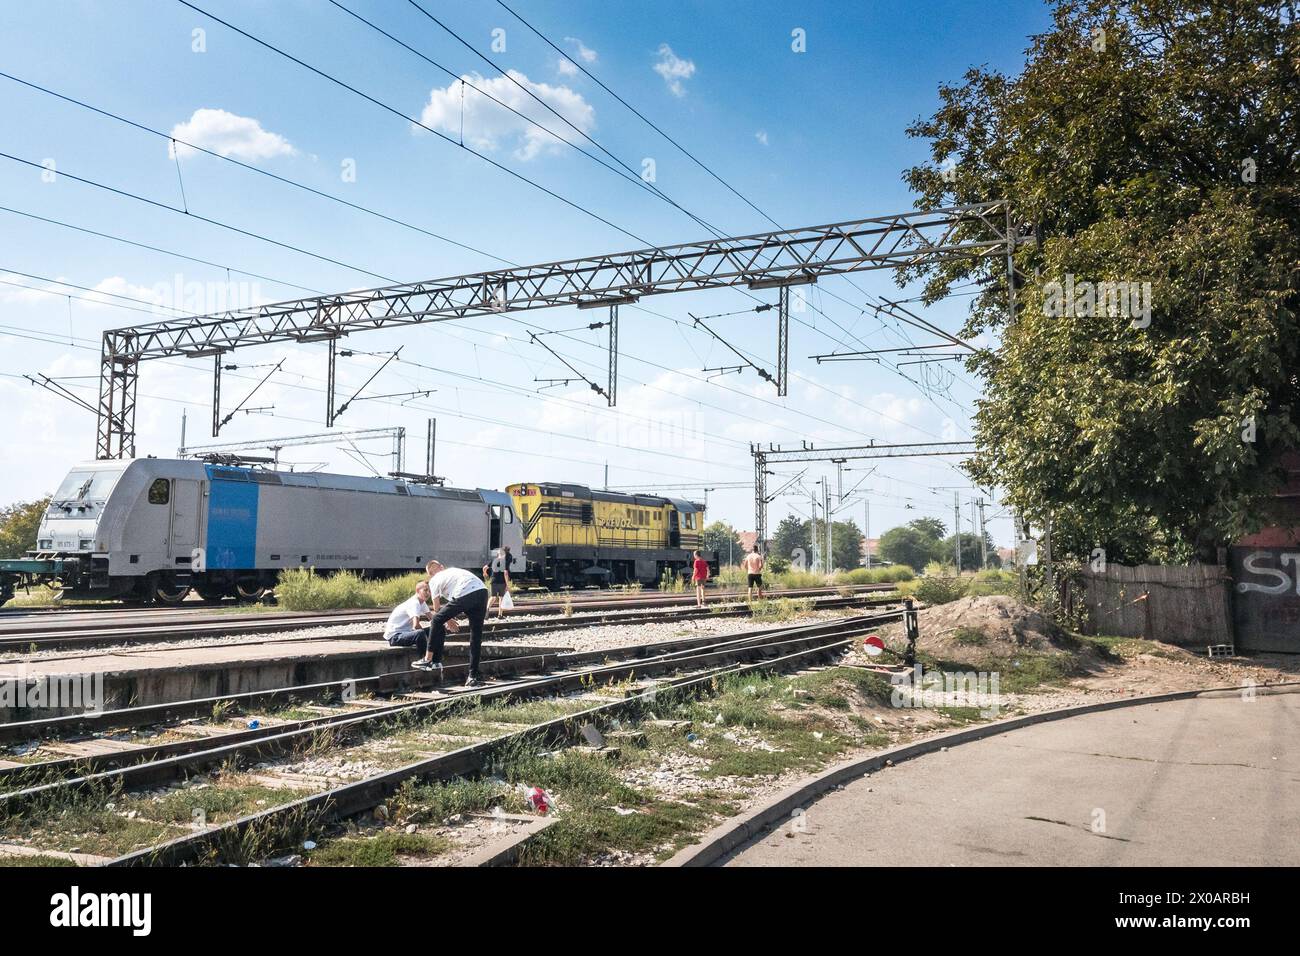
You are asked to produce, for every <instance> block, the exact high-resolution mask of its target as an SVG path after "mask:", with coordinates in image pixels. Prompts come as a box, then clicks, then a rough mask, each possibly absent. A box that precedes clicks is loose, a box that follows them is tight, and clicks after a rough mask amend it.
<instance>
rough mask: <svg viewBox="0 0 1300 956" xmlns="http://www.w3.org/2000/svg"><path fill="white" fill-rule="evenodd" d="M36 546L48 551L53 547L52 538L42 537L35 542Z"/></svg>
mask: <svg viewBox="0 0 1300 956" xmlns="http://www.w3.org/2000/svg"><path fill="white" fill-rule="evenodd" d="M36 547H38V548H39V549H40V550H42V551H49V550H50V549H51V548H53V547H54V539H53V538H42V539H41V540H40V541H37V542H36Z"/></svg>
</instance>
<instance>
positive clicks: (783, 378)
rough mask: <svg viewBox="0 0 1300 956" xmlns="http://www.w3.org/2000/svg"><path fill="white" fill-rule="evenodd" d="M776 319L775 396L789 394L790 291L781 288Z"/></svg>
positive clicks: (785, 287)
mask: <svg viewBox="0 0 1300 956" xmlns="http://www.w3.org/2000/svg"><path fill="white" fill-rule="evenodd" d="M780 298H781V302H780V306H779V308H778V311H777V319H776V394H777V395H780V396H785V395H788V394H789V392H790V289H789V287H788V286H781V296H780Z"/></svg>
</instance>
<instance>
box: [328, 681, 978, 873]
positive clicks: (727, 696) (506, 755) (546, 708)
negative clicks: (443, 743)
mask: <svg viewBox="0 0 1300 956" xmlns="http://www.w3.org/2000/svg"><path fill="white" fill-rule="evenodd" d="M891 690H892V688H891V686H890V684H889V682H888V681H887V680H886V679H885V678H884V677H882V676H880V675H877V674H872V673H869V672H865V671H862V670H859V669H855V668H851V667H830V668H825V669H821V670H815V671H810V672H807V673H804V674H801V675H797V676H793V677H792V676H787V675H764V674H750V675H745V676H742V677H732V678H725V679H722V680H719V681H716V682H714V684H713V685H712V686H711V687H710V688H708V689H707V690H706V692H705V693H703V694H694V695H693V694H688V693H683V692H678V691H672V690H667V689H666V690H665V691H662V692H660V693H659V694H657V695H656V697H655V698H654V700H652V701H650V702H648V703H647V704H646V705H645V707H643V708H642V713H641V715H640V717H639V718H638V719H637V720H632V721H624V722H622V723H621V724H614V723H611V724H610V725H609V726H605V727H603V730H604V732H605V733H606V734H607V737H606V742H607V743H608V744H610V745H612V746H614V747H616V748H617V753H613V752H612V751H610V750H606V751H604V752H599V751H593V750H591V749H590V748H583V747H570V748H567V749H564V750H560V751H551V750H548V745H547V744H546V743H545V742H543V741H541V740H540V739H538V738H536V737H533V738H529V739H524V740H513V741H511V742H509V743H508V744H505V745H503V746H502V747H500V748H498V749H497V750H496V751H495V752H494V754H493V755H492V757H491V758H490V760H489V762H488V764H487V765H486V767H485V769H484V771H483V773H482V774H481V775H480V776H478V777H476V778H473V779H456V780H451V781H446V782H437V783H422V784H418V783H414V782H408V783H407V784H406V785H404V786H403V787H402V788H401V789H400V790H399V791H398V793H397V794H396V795H395V796H394V797H393V798H391V799H390V800H389V801H388V802H387V804H386V805H385V808H384V811H382V821H379V822H377V823H376V827H379V824H380V822H382V824H383V826H382V828H372V829H371V831H370V835H369V836H367V835H365V832H364V831H359V830H358V829H357V828H356V826H355V825H353V826H351V827H349V828H347V830H346V831H344V834H343V835H342V836H340V837H338V838H336V839H335V840H332V841H331V840H327V841H324V842H323V848H329V847H333V846H336V845H337V844H339V843H345V844H346V846H345V847H344V848H342V849H339V850H337V851H333V850H331V851H330V852H329V853H328V854H323V853H322V852H321V850H316V851H313V852H312V853H311V854H309V855H308V858H309V861H310V862H311V863H313V864H326V865H330V864H335V865H337V864H342V865H350V864H354V863H356V862H357V861H359V860H362V859H365V860H371V859H374V860H381V859H382V860H384V861H387V862H391V863H401V862H417V861H419V859H420V858H421V855H420V854H418V853H414V852H412V853H407V852H404V851H402V850H401V848H400V847H401V844H400V841H399V842H397V843H394V842H393V841H394V835H395V834H398V833H402V832H403V831H404V830H405V829H407V828H411V827H414V828H415V829H416V830H417V832H418V834H419V835H422V836H426V835H427V836H433V837H445V838H448V839H455V837H456V834H457V831H458V827H459V826H460V825H461V824H462V823H463V822H464V819H465V818H466V817H467V815H470V814H484V813H489V812H491V811H494V810H499V811H503V812H506V813H519V812H523V811H526V804H525V802H524V797H523V794H524V793H525V792H526V790H527V789H529V788H532V787H542V788H544V789H545V790H546V791H547V792H548V793H550V795H551V796H552V797H553V798H554V800H555V801H556V805H555V809H554V811H553V812H554V814H555V816H556V820H555V823H554V824H553V825H552V826H551V827H549V828H548V829H546V830H545V831H543V832H542V833H540V834H539V835H538V836H537V837H535V838H534V839H533V840H532V841H531V842H530V843H529V844H527V846H526V847H525V848H524V850H523V856H522V859H521V862H522V863H523V864H524V865H588V864H644V863H653V862H656V861H659V860H662V859H664V858H666V857H667V856H669V855H671V854H672V853H673V852H675V851H676V850H677V849H679V848H681V847H682V846H685V845H686V844H688V843H689V842H691V840H692V839H694V838H695V837H696V836H697V835H698V834H700V833H701V832H703V831H704V830H706V829H708V828H709V827H711V826H713V825H715V824H717V823H719V822H720V821H721V820H723V819H725V818H726V817H728V816H731V815H734V814H735V813H737V812H739V811H740V809H741V808H742V806H743V804H744V803H745V802H746V801H747V800H748V799H751V798H752V797H753V796H754V795H755V793H758V792H763V791H766V790H771V789H774V788H776V787H779V786H780V785H782V783H783V782H784V780H785V779H787V778H788V777H789V776H790V775H792V774H800V773H806V772H811V771H815V770H817V769H820V768H822V767H824V766H826V765H827V764H829V763H831V762H832V761H834V760H836V759H838V758H840V757H842V756H843V755H845V754H846V753H848V752H849V751H854V750H863V749H874V748H881V747H885V746H889V745H892V744H895V743H898V742H900V741H901V740H906V739H908V738H909V737H911V736H913V735H914V734H915V733H916V732H917V731H933V730H936V729H943V728H946V727H951V726H954V725H956V724H964V723H966V722H968V721H970V720H973V719H979V716H978V713H972V714H967V713H965V712H958V711H959V710H960V709H959V708H953V709H952V712H951V713H944V712H936V711H927V712H918V711H909V712H907V713H905V714H904V713H902V712H900V711H899V710H898V709H896V708H893V707H891V705H890V694H891ZM572 703H574V702H572V701H561V702H552V701H531V702H524V703H521V704H501V705H493V706H492V707H487V708H478V709H476V710H472V711H469V712H468V713H466V714H462V715H459V716H457V717H456V718H453V719H452V720H449V721H443V722H440V723H438V724H431V725H430V727H429V729H430V730H435V728H436V731H439V732H441V733H443V734H445V733H446V732H447V731H448V730H450V729H456V730H459V731H470V730H473V729H474V728H475V727H478V728H479V729H480V731H481V730H482V729H485V728H484V725H483V724H479V723H478V719H479V718H481V717H488V718H491V720H492V722H493V723H492V724H491V726H492V727H493V728H497V727H501V726H509V725H511V724H515V725H518V724H523V723H528V722H533V721H536V720H541V719H547V718H550V717H554V716H557V714H556V713H555V708H556V707H557V706H560V705H567V704H572ZM587 703H589V702H587ZM577 729H578V728H576V727H574V728H571V730H573V731H575V732H576V731H577ZM616 730H622V731H625V733H622V734H616V733H614V731H616ZM389 821H391V822H389ZM365 840H376V841H381V846H380V847H379V848H377V849H375V850H373V851H371V850H368V849H363V848H362V846H361V844H362V843H363V842H364V841H365ZM390 849H391V850H392V852H391V853H390V852H389V850H390ZM427 855H428V854H425V856H427Z"/></svg>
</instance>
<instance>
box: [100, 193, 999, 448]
mask: <svg viewBox="0 0 1300 956" xmlns="http://www.w3.org/2000/svg"><path fill="white" fill-rule="evenodd" d="M1010 223H1011V217H1010V214H1009V208H1008V206H1007V204H1006V203H1005V202H1002V201H996V202H988V203H977V204H972V205H964V206H951V207H946V208H942V209H929V210H914V211H911V212H904V213H896V214H894V215H888V216H875V217H871V218H867V219H856V220H852V221H848V222H839V223H832V224H830V225H823V226H807V227H803V228H799V229H784V230H779V231H774V232H766V233H757V234H754V235H748V236H737V237H724V238H720V239H707V240H704V241H701V242H692V243H685V244H682V245H674V246H662V247H656V248H649V249H639V250H636V251H632V252H621V253H613V254H609V255H600V256H591V257H588V258H581V259H568V260H564V261H560V262H549V263H543V264H540V265H534V266H521V267H516V268H507V269H494V270H491V271H488V272H479V273H472V274H468V275H461V276H453V277H451V278H446V279H434V280H431V281H427V282H414V283H409V284H406V285H397V286H388V287H385V288H378V289H365V290H360V291H353V292H343V293H339V294H337V295H325V296H313V297H309V298H302V299H293V300H289V301H285V302H277V303H270V304H266V305H259V306H254V307H250V308H246V309H235V310H231V311H226V312H220V313H215V314H212V315H205V316H194V317H185V318H176V319H169V320H166V321H161V322H154V323H149V324H147V325H138V326H133V327H129V328H121V329H112V330H109V331H107V332H105V333H104V338H103V352H102V355H101V360H100V361H101V364H100V393H99V405H98V418H99V424H98V429H97V435H96V443H95V455H96V457H97V458H124V457H134V455H135V406H136V393H137V386H138V382H139V365H140V363H141V362H144V361H149V360H152V359H159V358H167V357H175V356H186V357H190V358H201V357H210V356H220V355H222V354H224V353H226V352H229V351H232V350H234V349H237V348H243V347H247V346H252V345H267V344H271V343H276V342H300V343H305V342H316V341H323V342H330V343H334V342H336V341H337V340H338V339H339V338H340V337H342V336H346V335H350V334H352V333H356V332H364V331H372V330H378V329H385V328H392V327H397V326H404V325H413V324H419V323H423V322H439V321H448V320H454V319H471V318H477V317H484V316H493V315H502V314H508V313H514V312H526V311H530V310H534V309H545V308H553V307H556V306H577V307H578V308H581V309H592V308H609V309H610V340H609V347H610V356H609V360H610V361H609V371H610V379H611V381H610V387H609V389H608V390H607V391H608V396H607V397H608V398H609V401H610V404H611V405H612V404H614V396H615V395H616V392H615V391H614V388H613V386H614V379H615V378H616V376H617V365H616V363H617V349H618V339H617V325H616V323H617V311H616V310H617V308H618V306H620V305H629V304H632V303H635V302H637V301H638V300H639V299H641V298H643V297H646V296H652V295H664V294H667V293H672V292H693V291H700V290H704V289H721V288H728V287H746V288H748V289H751V290H761V289H776V290H778V295H779V313H780V314H779V317H778V340H777V342H778V348H777V363H778V367H777V371H776V378H777V380H778V381H779V382H781V383H785V382H786V381H787V380H788V369H787V366H788V353H789V294H788V289H789V287H790V286H794V285H804V284H808V283H815V282H817V281H819V280H820V279H822V278H827V277H831V276H836V275H844V274H848V273H853V272H864V271H868V270H872V269H887V268H899V267H903V266H917V265H924V264H926V263H931V262H938V261H942V260H945V259H948V258H952V257H966V258H971V257H975V258H984V257H997V256H1003V255H1009V253H1010V251H1011V249H1012V248H1013V247H1014V244H1015V236H1014V234H1013V231H1012V229H1011V228H1010ZM331 417H332V416H331Z"/></svg>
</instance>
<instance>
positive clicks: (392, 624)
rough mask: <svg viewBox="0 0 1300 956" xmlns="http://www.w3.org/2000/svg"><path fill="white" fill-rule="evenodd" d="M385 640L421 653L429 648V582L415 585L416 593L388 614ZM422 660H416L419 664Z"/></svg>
mask: <svg viewBox="0 0 1300 956" xmlns="http://www.w3.org/2000/svg"><path fill="white" fill-rule="evenodd" d="M384 640H386V641H387V642H388V644H389V646H390V647H414V648H415V649H416V651H417V652H418V653H419V654H421V655H427V654H428V648H429V582H427V581H421V582H420V583H419V584H417V585H416V586H415V595H414V596H413V597H409V598H407V599H406V600H405V601H403V602H402V603H401V604H399V605H397V607H395V608H393V613H392V614H390V615H388V623H387V624H385V625H384ZM419 664H420V661H416V662H415V666H419Z"/></svg>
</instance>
